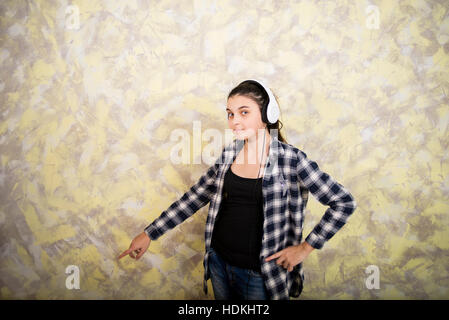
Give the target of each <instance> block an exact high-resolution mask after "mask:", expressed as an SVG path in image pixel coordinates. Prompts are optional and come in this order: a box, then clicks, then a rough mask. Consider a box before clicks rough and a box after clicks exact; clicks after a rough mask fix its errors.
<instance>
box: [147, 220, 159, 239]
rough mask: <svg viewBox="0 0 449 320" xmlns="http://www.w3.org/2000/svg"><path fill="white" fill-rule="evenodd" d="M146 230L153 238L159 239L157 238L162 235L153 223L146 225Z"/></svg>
mask: <svg viewBox="0 0 449 320" xmlns="http://www.w3.org/2000/svg"><path fill="white" fill-rule="evenodd" d="M144 231H145V233H146V234H147V236H148V237H149V238H150V239H151V240H157V238H159V237H160V236H161V235H162V234H161V233H160V232H159V230H158V229H156V227H155V226H154V225H153V224H150V225H149V226H148V227H146V228H145V229H144Z"/></svg>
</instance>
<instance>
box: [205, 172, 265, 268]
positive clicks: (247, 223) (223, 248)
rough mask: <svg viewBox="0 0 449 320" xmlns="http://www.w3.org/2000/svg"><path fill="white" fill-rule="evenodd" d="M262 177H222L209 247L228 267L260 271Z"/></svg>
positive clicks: (231, 173)
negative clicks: (220, 194) (222, 181)
mask: <svg viewBox="0 0 449 320" xmlns="http://www.w3.org/2000/svg"><path fill="white" fill-rule="evenodd" d="M262 201H263V195H262V178H258V179H257V178H244V177H240V176H238V175H236V174H234V172H232V170H231V167H229V169H228V171H227V172H226V174H225V178H224V185H223V198H222V202H221V205H220V209H219V211H218V214H217V218H216V221H215V226H214V232H213V234H212V242H211V246H212V248H214V249H215V250H216V251H217V252H218V253H219V254H220V255H221V256H222V258H223V259H224V260H225V261H226V262H228V263H229V264H230V265H234V266H237V267H240V268H245V269H253V270H257V271H260V258H259V254H260V250H261V247H262V234H263V204H262Z"/></svg>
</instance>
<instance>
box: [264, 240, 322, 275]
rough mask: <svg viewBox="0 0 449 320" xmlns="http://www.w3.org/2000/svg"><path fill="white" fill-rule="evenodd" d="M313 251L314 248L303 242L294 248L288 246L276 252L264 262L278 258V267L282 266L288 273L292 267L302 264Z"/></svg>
mask: <svg viewBox="0 0 449 320" xmlns="http://www.w3.org/2000/svg"><path fill="white" fill-rule="evenodd" d="M313 249H314V248H313V247H312V246H311V245H310V244H308V243H307V242H305V241H304V242H303V243H301V244H298V245H296V246H290V247H287V248H285V249H283V250H281V251H279V252H276V253H275V254H273V255H271V256H269V257H267V258H266V259H265V261H270V260H273V259H276V258H279V259H277V261H276V263H277V264H278V265H282V267H284V268H285V269H287V270H288V271H293V267H294V266H296V265H297V264H299V263H301V262H303V261H304V260H305V259H306V258H307V256H308V255H309V254H310V252H312V250H313Z"/></svg>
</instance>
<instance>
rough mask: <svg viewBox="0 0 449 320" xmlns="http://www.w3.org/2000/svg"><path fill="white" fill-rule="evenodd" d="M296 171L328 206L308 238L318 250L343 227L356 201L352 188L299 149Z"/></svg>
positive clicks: (354, 207)
mask: <svg viewBox="0 0 449 320" xmlns="http://www.w3.org/2000/svg"><path fill="white" fill-rule="evenodd" d="M297 172H298V178H299V180H300V183H301V184H302V185H304V186H305V187H306V188H307V189H308V190H309V191H310V192H311V193H312V194H313V195H314V197H315V198H316V199H317V200H318V201H319V202H320V203H322V204H324V205H327V206H329V208H328V209H326V211H325V213H324V215H323V217H322V218H321V220H320V222H319V223H318V224H317V225H316V226H315V227H314V228H313V230H312V232H310V234H309V235H308V236H307V238H306V239H305V241H306V242H307V243H308V244H310V245H311V246H312V247H313V248H315V249H321V248H322V247H323V245H324V243H325V242H326V241H327V240H329V239H330V238H332V237H333V236H334V234H335V233H336V232H337V231H338V230H339V229H341V227H343V225H344V224H345V223H346V220H347V219H348V217H349V216H350V215H351V214H352V213H353V212H354V210H355V209H356V207H357V203H356V201H355V200H354V197H353V196H352V195H351V193H349V191H348V190H347V189H346V188H345V187H344V186H342V185H341V184H340V183H338V182H337V181H335V180H334V179H333V178H332V177H331V176H330V175H328V174H327V173H326V172H323V171H321V170H320V168H319V167H318V164H317V163H316V162H315V161H312V160H310V159H308V158H307V155H306V154H305V153H304V152H302V151H301V150H299V151H298V164H297Z"/></svg>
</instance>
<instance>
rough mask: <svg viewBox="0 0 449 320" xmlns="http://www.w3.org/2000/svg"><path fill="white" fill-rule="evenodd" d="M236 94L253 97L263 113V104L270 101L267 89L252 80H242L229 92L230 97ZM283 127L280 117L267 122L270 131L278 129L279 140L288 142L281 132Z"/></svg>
mask: <svg viewBox="0 0 449 320" xmlns="http://www.w3.org/2000/svg"><path fill="white" fill-rule="evenodd" d="M235 95H241V96H245V97H248V98H250V99H252V100H253V101H254V102H256V103H257V105H258V106H259V109H260V112H261V113H262V108H263V106H265V105H267V104H268V101H269V97H268V93H266V91H265V90H264V89H263V87H259V86H258V85H256V84H254V83H253V82H252V81H250V80H245V81H243V82H241V83H240V84H239V85H238V86H237V87H235V88H234V89H232V90H231V92H229V94H228V99H229V98H231V97H233V96H235ZM273 95H274V96H275V94H274V93H273ZM275 98H276V101H277V100H278V99H277V97H276V96H275ZM278 104H279V103H278ZM279 124H280V125H281V127H279ZM283 127H284V125H283V124H282V122H281V120H279V119H278V121H276V122H275V123H273V124H271V123H267V128H268V131H269V132H270V129H276V130H277V133H278V140H279V141H282V142H284V143H287V140H286V139H285V138H284V136H283V135H282V133H281V129H282V128H283Z"/></svg>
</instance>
